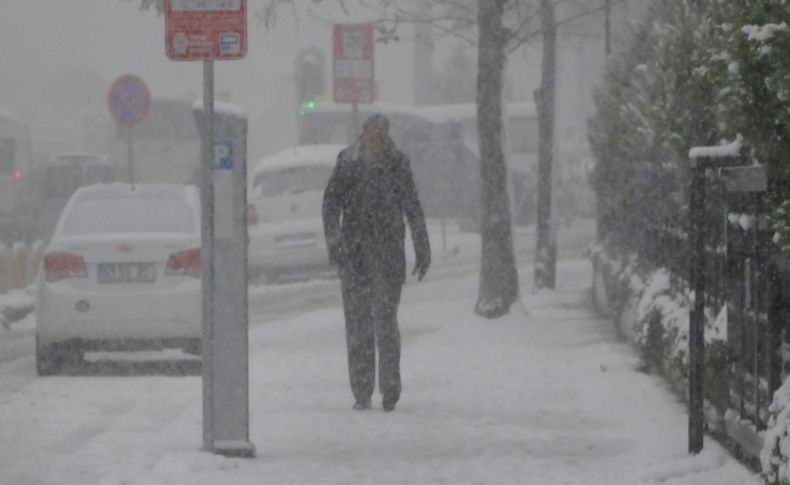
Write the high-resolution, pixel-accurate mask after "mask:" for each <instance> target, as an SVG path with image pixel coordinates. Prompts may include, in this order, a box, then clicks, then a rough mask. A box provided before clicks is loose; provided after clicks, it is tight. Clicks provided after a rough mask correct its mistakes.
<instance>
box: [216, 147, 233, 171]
mask: <svg viewBox="0 0 790 485" xmlns="http://www.w3.org/2000/svg"><path fill="white" fill-rule="evenodd" d="M214 170H233V140H215V141H214Z"/></svg>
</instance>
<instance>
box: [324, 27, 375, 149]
mask: <svg viewBox="0 0 790 485" xmlns="http://www.w3.org/2000/svg"><path fill="white" fill-rule="evenodd" d="M374 45H375V42H374V38H373V24H338V25H335V27H334V30H333V32H332V46H333V49H332V51H333V53H334V56H333V57H334V62H333V64H332V68H333V72H334V76H333V77H334V89H333V93H334V99H335V103H351V105H352V107H351V113H352V117H353V118H352V127H353V130H354V136H356V134H357V133H358V132H359V109H358V107H357V104H359V103H372V102H373V101H374V100H375V98H376V70H375V64H374ZM352 139H353V136H352Z"/></svg>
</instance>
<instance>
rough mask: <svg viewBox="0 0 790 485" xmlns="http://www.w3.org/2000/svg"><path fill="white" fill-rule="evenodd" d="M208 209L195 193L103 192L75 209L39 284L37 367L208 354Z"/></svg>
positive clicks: (156, 188)
mask: <svg viewBox="0 0 790 485" xmlns="http://www.w3.org/2000/svg"><path fill="white" fill-rule="evenodd" d="M201 271H202V267H201V256H200V199H199V193H198V190H197V188H195V187H191V186H185V185H163V184H162V185H160V184H137V185H135V186H134V188H132V187H131V186H130V185H127V184H111V185H93V186H89V187H83V188H80V189H78V190H77V191H76V192H75V193H74V195H73V196H72V197H71V198H70V199H69V201H68V203H67V204H66V207H65V208H64V210H63V213H62V214H61V216H60V219H59V220H58V224H57V226H56V228H55V232H54V235H53V237H52V240H51V241H50V243H49V245H48V246H47V248H46V250H45V253H44V258H43V262H42V270H41V271H40V272H39V275H38V278H37V281H36V304H35V308H36V310H35V311H36V359H37V370H38V373H39V374H40V375H47V374H53V373H57V372H58V371H59V370H60V368H61V366H62V365H63V364H64V363H73V362H78V361H80V360H81V359H82V357H83V356H84V353H85V352H86V351H96V350H145V349H163V348H177V347H178V348H182V349H184V350H186V351H188V352H190V353H199V351H200V345H201V343H200V342H201V340H200V339H201V335H202V327H201Z"/></svg>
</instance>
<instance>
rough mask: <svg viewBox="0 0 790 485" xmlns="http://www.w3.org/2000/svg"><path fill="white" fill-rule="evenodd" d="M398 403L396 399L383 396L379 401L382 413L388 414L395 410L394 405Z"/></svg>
mask: <svg viewBox="0 0 790 485" xmlns="http://www.w3.org/2000/svg"><path fill="white" fill-rule="evenodd" d="M397 402H398V398H397V397H392V396H384V397H383V398H382V400H381V407H382V408H384V411H386V412H390V411H394V410H395V404H396V403H397Z"/></svg>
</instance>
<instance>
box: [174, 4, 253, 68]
mask: <svg viewBox="0 0 790 485" xmlns="http://www.w3.org/2000/svg"><path fill="white" fill-rule="evenodd" d="M165 44H166V52H167V57H168V58H169V59H171V60H174V61H205V60H210V59H214V60H222V59H241V58H242V57H244V56H245V54H247V0H165Z"/></svg>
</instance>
